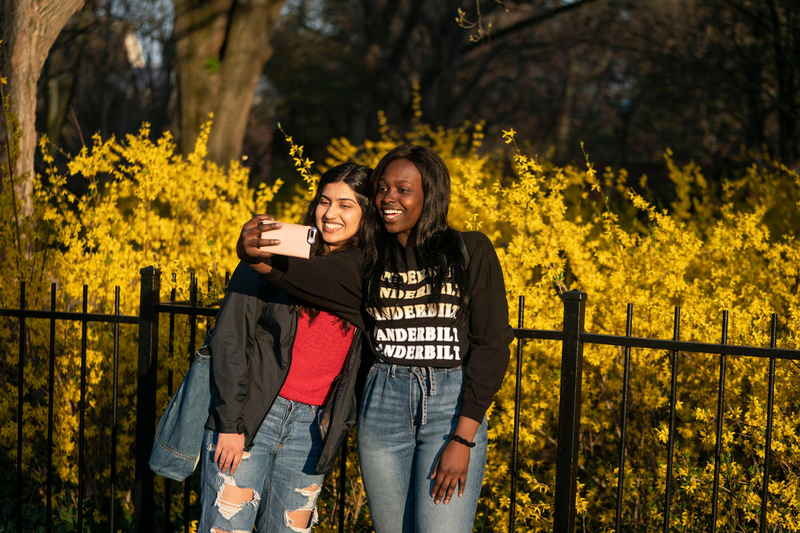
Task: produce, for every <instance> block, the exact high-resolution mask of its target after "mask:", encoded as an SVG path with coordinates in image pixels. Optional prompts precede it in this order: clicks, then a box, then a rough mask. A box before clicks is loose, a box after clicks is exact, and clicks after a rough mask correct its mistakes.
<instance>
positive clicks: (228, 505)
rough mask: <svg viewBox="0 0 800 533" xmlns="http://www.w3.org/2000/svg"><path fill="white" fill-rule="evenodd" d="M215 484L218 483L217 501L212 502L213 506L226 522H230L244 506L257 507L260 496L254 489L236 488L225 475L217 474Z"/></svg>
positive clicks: (231, 479)
mask: <svg viewBox="0 0 800 533" xmlns="http://www.w3.org/2000/svg"><path fill="white" fill-rule="evenodd" d="M217 482H218V483H219V490H218V491H217V499H216V500H215V501H214V505H215V506H216V507H217V510H218V511H219V514H220V515H222V516H223V517H224V518H225V519H226V520H230V519H231V517H232V516H234V515H235V514H236V513H238V512H239V511H241V510H242V509H243V508H244V506H245V505H252V506H253V507H258V502H259V501H261V495H260V494H259V493H257V492H256V491H255V490H254V489H249V488H246V487H240V486H238V485H237V484H236V480H235V479H233V477H232V476H228V475H225V474H217Z"/></svg>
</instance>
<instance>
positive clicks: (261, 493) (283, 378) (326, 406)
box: [198, 163, 371, 533]
mask: <svg viewBox="0 0 800 533" xmlns="http://www.w3.org/2000/svg"><path fill="white" fill-rule="evenodd" d="M370 172H371V171H370V169H369V168H367V167H365V166H362V165H356V164H353V163H345V164H342V165H339V166H336V167H334V168H332V169H331V170H329V171H328V172H326V173H325V174H324V175H323V176H322V178H321V179H320V182H319V184H318V186H317V192H316V195H315V196H314V199H313V200H312V201H311V203H310V205H309V207H308V210H307V212H306V215H305V218H304V220H303V223H304V224H306V225H309V226H315V227H316V228H317V229H318V231H319V233H318V235H319V236H320V237H321V242H320V246H318V247H317V251H316V253H317V255H318V256H320V257H331V256H334V255H336V254H338V253H345V252H343V250H348V249H354V248H359V249H360V248H361V247H362V246H363V245H364V242H365V236H364V231H363V225H362V215H363V213H364V212H365V211H366V210H368V208H369V201H368V199H367V196H368V193H367V183H368V177H369V175H370ZM360 340H361V333H360V331H359V330H358V328H357V327H355V326H353V325H352V324H351V323H350V322H348V321H347V320H344V319H341V318H339V317H336V316H334V315H332V314H330V313H329V312H327V311H326V310H324V307H323V308H320V307H319V306H315V305H313V304H310V303H308V302H304V301H302V300H298V299H297V298H295V297H294V296H291V295H290V294H288V293H286V292H284V291H283V290H281V289H280V288H278V287H277V286H275V285H273V284H271V283H269V282H268V281H267V280H265V279H264V278H263V277H262V276H259V275H258V274H256V273H255V272H254V271H253V270H252V269H250V268H249V267H247V265H245V264H243V263H240V264H239V267H237V269H236V271H235V272H234V273H233V276H232V277H231V279H230V282H229V284H228V287H227V290H226V295H225V299H224V300H223V302H222V305H221V306H220V310H219V313H218V315H217V320H216V324H215V327H214V330H213V334H212V335H211V339H210V341H209V344H208V349H209V350H210V352H211V360H212V365H213V366H212V368H213V371H212V381H213V389H214V400H213V402H212V406H211V412H210V414H209V417H208V421H207V423H206V428H207V429H206V434H205V442H204V447H203V452H202V454H201V463H202V469H203V485H202V490H201V502H202V515H201V519H200V523H199V525H198V531H202V532H204V533H208V532H213V533H233V532H240V531H252V529H253V526H254V525H255V526H256V527H257V530H258V531H259V533H260V532H265V533H277V532H290V531H310V530H311V527H312V526H313V525H314V524H315V523H316V522H317V510H316V500H317V496H318V495H319V492H320V490H321V488H322V482H323V478H324V473H325V472H327V471H329V470H330V469H331V467H332V465H333V462H334V460H335V459H336V457H337V452H338V450H339V448H340V446H341V443H342V441H343V440H344V437H345V436H346V433H347V431H348V430H349V429H350V428H351V427H352V426H353V425H354V423H355V418H356V412H355V404H356V402H355V392H354V391H355V379H354V376H355V375H356V374H357V369H358V366H359V362H360V354H361V349H360Z"/></svg>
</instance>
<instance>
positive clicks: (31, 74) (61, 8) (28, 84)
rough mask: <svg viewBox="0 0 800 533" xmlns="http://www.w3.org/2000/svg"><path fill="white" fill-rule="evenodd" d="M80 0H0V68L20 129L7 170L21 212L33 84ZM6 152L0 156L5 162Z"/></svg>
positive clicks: (32, 129) (30, 146) (28, 170)
mask: <svg viewBox="0 0 800 533" xmlns="http://www.w3.org/2000/svg"><path fill="white" fill-rule="evenodd" d="M83 3H84V0H5V1H4V2H3V8H2V19H0V38H2V40H3V44H2V49H1V50H0V52H2V53H1V54H0V57H1V58H2V59H0V71H2V75H4V76H6V77H7V78H8V94H9V96H10V97H11V110H12V111H13V112H14V113H15V114H16V115H17V118H18V119H19V125H20V128H21V130H22V138H21V139H20V146H19V150H20V152H19V158H18V159H17V160H16V162H15V164H14V169H13V175H14V179H15V189H16V190H17V192H18V194H19V196H20V198H21V199H22V202H23V205H22V209H21V211H22V214H31V213H32V212H33V198H32V195H31V194H32V192H33V175H34V174H33V172H34V171H33V158H34V154H35V151H36V140H37V135H36V84H37V82H38V80H39V75H40V73H41V71H42V67H43V66H44V62H45V60H46V59H47V55H48V53H49V51H50V47H51V46H52V45H53V42H55V40H56V37H58V34H59V33H60V32H61V29H62V28H63V27H64V26H65V25H66V23H67V21H68V20H69V19H70V17H72V15H74V14H75V13H77V12H78V10H80V9H81V7H83ZM0 135H2V143H3V144H4V145H5V143H6V142H8V139H7V138H6V131H5V128H3V132H2V134H0ZM7 154H8V152H7V150H3V154H2V155H0V160H2V161H5V159H6V158H7Z"/></svg>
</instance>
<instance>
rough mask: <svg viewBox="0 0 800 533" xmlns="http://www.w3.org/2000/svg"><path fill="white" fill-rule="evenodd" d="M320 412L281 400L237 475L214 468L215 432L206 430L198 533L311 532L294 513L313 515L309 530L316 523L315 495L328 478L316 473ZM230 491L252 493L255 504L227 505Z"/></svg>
mask: <svg viewBox="0 0 800 533" xmlns="http://www.w3.org/2000/svg"><path fill="white" fill-rule="evenodd" d="M318 410H319V407H316V406H312V405H306V404H304V403H299V402H293V401H290V400H287V399H285V398H282V397H280V396H278V397H277V398H276V399H275V403H274V404H273V405H272V407H271V408H270V410H269V412H268V413H267V416H266V418H265V419H264V421H263V422H262V423H261V426H260V427H259V428H258V433H257V434H256V438H255V440H254V441H253V445H252V446H251V447H250V449H249V450H247V452H245V455H244V457H243V458H242V462H241V464H240V465H239V468H237V469H236V472H235V473H234V474H233V475H230V473H229V471H227V472H225V473H223V472H221V471H220V470H219V467H218V466H217V464H216V463H214V451H215V449H216V440H217V433H216V432H215V431H211V430H209V429H207V430H206V435H205V440H204V446H203V455H202V464H203V484H202V488H201V491H200V493H201V494H200V499H201V502H202V514H201V517H200V524H199V525H198V528H197V531H198V532H202V533H209V532H210V531H213V529H212V528H217V530H218V531H220V532H222V531H226V532H228V533H233V532H234V531H237V532H238V531H252V530H253V525H257V528H258V531H259V533H262V532H265V533H278V532H289V531H300V532H305V531H310V530H311V527H306V526H308V524H307V523H303V524H294V523H293V522H292V520H291V516H290V514H291V513H292V512H293V511H298V510H299V511H308V510H311V511H312V513H311V515H312V524H311V525H313V524H316V523H317V508H316V503H317V496H318V495H319V492H320V489H321V488H322V481H323V479H324V477H325V476H324V475H322V474H317V473H316V470H315V469H316V466H317V460H318V459H319V455H320V452H321V451H322V438H321V437H320V433H319V425H318V424H317V411H318ZM230 486H233V487H241V488H248V489H253V497H252V499H250V500H249V501H244V503H242V498H238V499H236V500H234V501H231V500H232V498H231V499H227V500H226V499H225V498H223V494H224V492H225V488H226V487H230Z"/></svg>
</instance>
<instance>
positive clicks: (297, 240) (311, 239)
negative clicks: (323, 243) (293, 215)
mask: <svg viewBox="0 0 800 533" xmlns="http://www.w3.org/2000/svg"><path fill="white" fill-rule="evenodd" d="M272 222H273V221H271V220H264V221H262V222H261V224H271V223H272ZM281 224H282V227H281V228H279V229H273V230H269V232H266V231H265V232H262V233H261V238H262V239H278V240H280V244H276V245H273V246H261V247H260V249H261V251H263V252H268V253H271V254H275V255H288V256H291V257H302V258H304V259H308V258H310V257H311V255H312V254H313V253H314V245H315V244H316V243H317V228H314V227H311V226H303V225H301V224H290V223H287V222H281Z"/></svg>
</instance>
